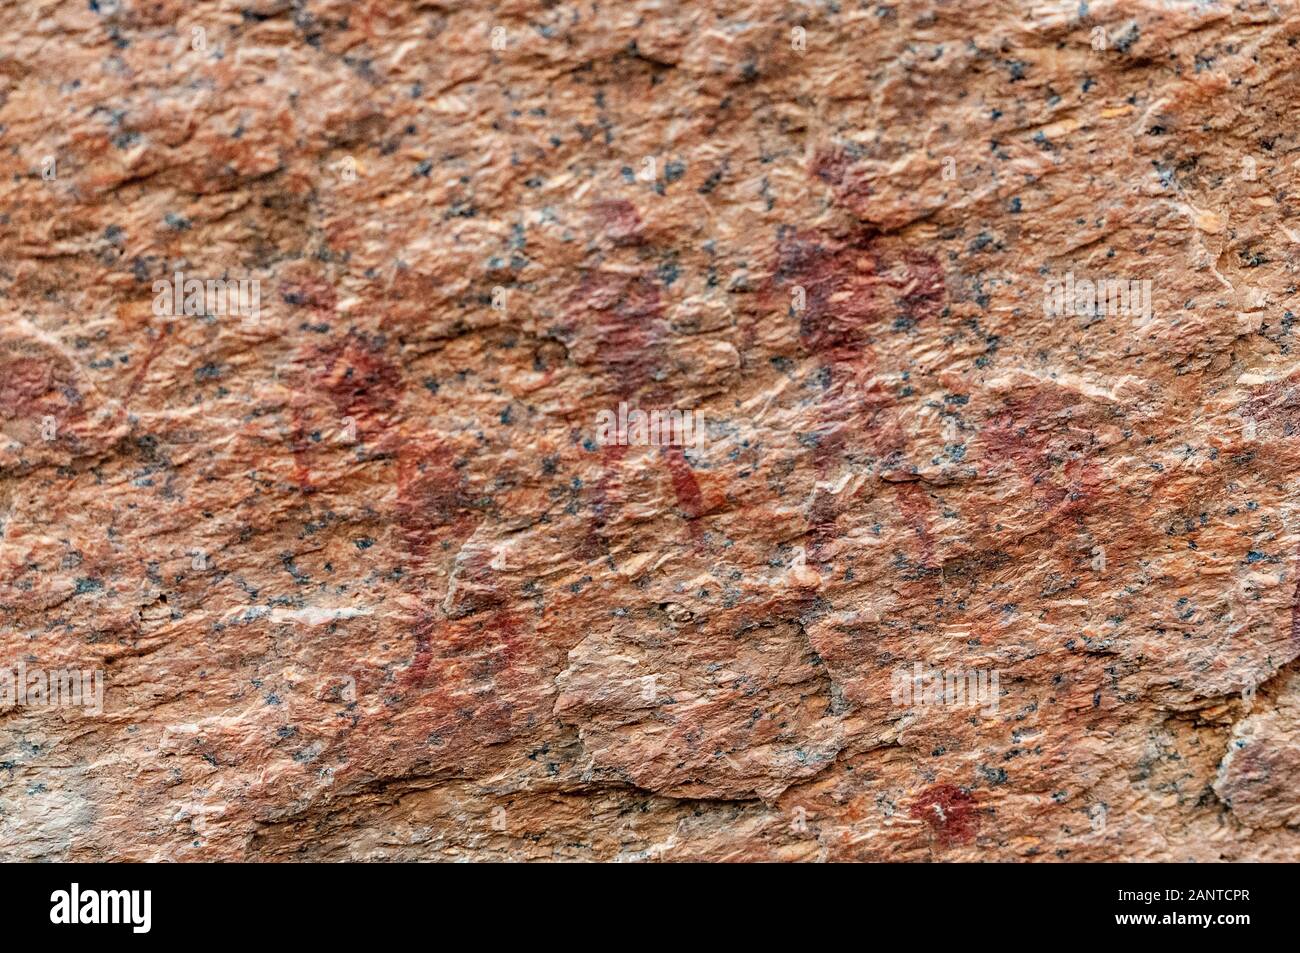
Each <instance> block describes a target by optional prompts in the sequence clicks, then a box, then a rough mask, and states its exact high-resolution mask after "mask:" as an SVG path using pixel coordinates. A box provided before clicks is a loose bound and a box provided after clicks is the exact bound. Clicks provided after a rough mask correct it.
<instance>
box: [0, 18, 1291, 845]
mask: <svg viewBox="0 0 1300 953" xmlns="http://www.w3.org/2000/svg"><path fill="white" fill-rule="evenodd" d="M0 37H2V38H3V40H2V42H0V145H3V147H4V148H3V155H4V158H5V167H4V171H5V174H4V175H3V176H2V177H0V224H2V225H3V228H2V229H0V665H3V666H7V668H6V669H5V670H4V672H3V673H0V674H3V676H4V682H5V687H4V688H0V702H5V704H2V705H0V855H2V856H3V857H4V858H5V859H42V860H64V859H66V860H128V859H129V860H164V859H176V860H210V859H253V860H269V861H275V860H290V859H433V860H454V859H505V858H514V859H520V860H552V859H559V860H565V859H574V860H578V859H581V860H592V859H595V860H664V861H675V860H906V861H914V860H988V861H995V860H996V861H1005V860H1032V859H1037V860H1049V861H1050V860H1062V859H1063V860H1113V859H1124V858H1135V859H1179V860H1181V859H1195V860H1216V859H1232V860H1243V859H1284V860H1296V859H1300V841H1298V840H1297V827H1298V826H1300V793H1298V792H1300V786H1298V785H1297V780H1300V670H1298V669H1297V667H1296V664H1295V658H1296V656H1297V655H1300V624H1298V620H1297V596H1298V595H1300V563H1298V561H1297V560H1298V557H1300V514H1298V513H1297V507H1298V506H1300V489H1297V486H1296V483H1295V474H1296V473H1297V472H1300V362H1298V361H1297V358H1296V353H1295V352H1293V350H1292V349H1293V347H1295V342H1296V335H1295V334H1294V333H1293V326H1294V323H1295V319H1294V315H1293V313H1292V310H1291V309H1293V308H1294V307H1295V303H1296V302H1295V299H1296V267H1295V261H1296V247H1297V246H1296V242H1297V240H1300V208H1298V207H1297V198H1296V177H1297V172H1298V170H1300V163H1298V162H1297V159H1298V158H1300V140H1298V139H1297V136H1298V135H1300V132H1298V130H1300V121H1298V120H1300V115H1298V114H1300V69H1297V66H1298V65H1300V48H1298V42H1300V11H1297V10H1296V9H1295V8H1293V7H1291V6H1289V5H1286V4H1276V3H1268V2H1256V0H1243V2H1240V3H1226V2H1215V0H1206V2H1201V3H1195V4H1193V3H1181V2H1172V0H1169V2H1157V0H1125V2H1116V3H1092V4H1079V3H1077V2H1073V0H1071V2H1068V3H1065V2H1061V3H1057V2H1045V3H1039V4H1024V3H1013V2H1009V0H979V2H970V3H965V2H962V3H959V2H956V0H950V2H942V0H926V2H896V3H882V4H876V3H862V4H804V5H792V4H786V3H777V2H771V0H754V2H749V3H735V4H732V3H722V2H718V3H701V4H686V3H682V4H658V3H648V2H634V3H627V4H591V3H582V4H568V3H559V4H552V3H536V2H504V3H499V4H495V5H492V4H468V5H466V4H459V3H442V2H421V3H413V4H389V3H361V4H355V3H343V2H326V3H317V2H300V3H287V2H270V0H250V2H248V3H246V4H237V3H226V2H222V3H200V4H182V3H179V2H175V0H160V2H140V0H95V2H92V3H90V4H89V5H86V4H45V3H36V2H30V0H24V2H19V3H17V4H12V5H10V7H9V8H8V9H7V11H6V16H5V17H4V22H3V24H2V25H0ZM192 282H199V283H200V284H193V283H192ZM241 282H242V284H241ZM177 292H179V293H177ZM620 407H621V409H622V412H623V415H624V417H626V418H627V420H628V429H627V430H626V431H618V430H617V426H621V421H620ZM670 410H676V411H679V412H683V414H685V415H687V416H682V415H679V416H678V417H677V418H675V429H674V430H673V431H672V432H668V429H667V428H666V427H660V428H657V429H656V431H655V432H653V433H652V432H649V431H648V430H647V429H646V428H644V427H642V426H641V425H640V424H641V421H640V417H639V415H638V414H637V413H634V412H636V411H640V412H651V411H659V412H666V411H670ZM611 418H613V419H614V420H615V421H620V423H619V425H616V431H615V432H614V433H613V434H612V435H611V433H610V432H609V428H608V426H605V424H607V422H608V421H609V419H611ZM602 421H604V423H602ZM687 426H693V428H694V430H693V432H692V433H691V434H690V435H689V438H690V439H684V438H685V437H686V436H687V435H686V434H684V433H683V431H684V430H685V428H686V427H687ZM620 437H625V438H626V439H625V440H621V439H619V438H620ZM679 438H681V439H679ZM59 673H63V674H62V675H60V674H59ZM83 674H84V675H85V681H84V682H81V681H78V680H77V679H78V678H80V676H81V675H83ZM97 679H98V680H99V681H96V680H97ZM51 680H52V681H53V682H54V683H55V684H54V685H52V684H50V682H51ZM96 685H98V686H99V687H98V689H96V687H95V686H96ZM56 686H59V687H56ZM71 687H78V688H81V689H83V692H82V694H81V695H79V696H77V695H69V688H71ZM100 691H102V704H101V703H100V702H99V701H97V700H96V699H97V698H99V697H100V696H99V694H98V693H99V692H100ZM5 693H7V694H5ZM56 699H57V700H58V701H59V702H60V703H59V704H52V702H53V701H55V700H56Z"/></svg>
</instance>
